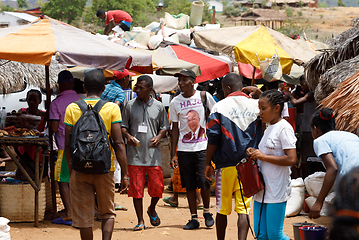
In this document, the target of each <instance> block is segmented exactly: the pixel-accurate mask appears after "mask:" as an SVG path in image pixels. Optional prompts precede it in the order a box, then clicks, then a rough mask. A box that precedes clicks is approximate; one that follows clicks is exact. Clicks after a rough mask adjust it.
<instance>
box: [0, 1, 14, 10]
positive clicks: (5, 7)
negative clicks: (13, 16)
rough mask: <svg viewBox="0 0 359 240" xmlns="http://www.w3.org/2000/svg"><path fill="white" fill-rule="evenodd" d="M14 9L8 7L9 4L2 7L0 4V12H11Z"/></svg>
mask: <svg viewBox="0 0 359 240" xmlns="http://www.w3.org/2000/svg"><path fill="white" fill-rule="evenodd" d="M14 10H15V9H14V8H13V7H10V6H9V4H7V5H2V4H1V3H0V12H4V11H5V12H13V11H14Z"/></svg>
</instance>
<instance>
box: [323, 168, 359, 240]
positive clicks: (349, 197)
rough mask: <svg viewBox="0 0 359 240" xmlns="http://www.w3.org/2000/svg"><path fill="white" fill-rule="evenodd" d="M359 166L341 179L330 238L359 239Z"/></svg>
mask: <svg viewBox="0 0 359 240" xmlns="http://www.w3.org/2000/svg"><path fill="white" fill-rule="evenodd" d="M358 184H359V167H356V168H354V169H352V170H351V171H350V172H348V173H347V174H345V175H344V176H343V177H342V178H341V179H340V181H339V183H338V185H337V188H336V196H335V201H334V208H335V217H334V220H333V227H332V229H331V230H330V234H329V239H330V240H335V239H341V240H355V239H359V230H358V224H359V187H358Z"/></svg>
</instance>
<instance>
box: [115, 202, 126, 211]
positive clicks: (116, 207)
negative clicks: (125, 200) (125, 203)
mask: <svg viewBox="0 0 359 240" xmlns="http://www.w3.org/2000/svg"><path fill="white" fill-rule="evenodd" d="M115 210H116V211H117V210H123V211H127V208H125V207H122V206H121V205H117V204H116V203H115Z"/></svg>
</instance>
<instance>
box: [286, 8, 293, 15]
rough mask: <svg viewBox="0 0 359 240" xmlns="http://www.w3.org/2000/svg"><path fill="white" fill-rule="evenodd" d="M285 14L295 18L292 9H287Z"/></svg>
mask: <svg viewBox="0 0 359 240" xmlns="http://www.w3.org/2000/svg"><path fill="white" fill-rule="evenodd" d="M285 13H286V14H287V17H293V9H292V8H287V9H286V10H285Z"/></svg>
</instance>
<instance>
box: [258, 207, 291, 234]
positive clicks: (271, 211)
mask: <svg viewBox="0 0 359 240" xmlns="http://www.w3.org/2000/svg"><path fill="white" fill-rule="evenodd" d="M263 204H264V205H263V210H262V216H261V223H260V231H259V236H258V240H289V237H288V236H286V235H285V234H284V233H283V223H284V217H285V207H286V205H287V202H282V203H263ZM261 205H262V204H261V203H259V202H256V201H254V205H253V220H254V232H255V234H256V236H257V234H258V221H259V215H260V211H261Z"/></svg>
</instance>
